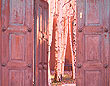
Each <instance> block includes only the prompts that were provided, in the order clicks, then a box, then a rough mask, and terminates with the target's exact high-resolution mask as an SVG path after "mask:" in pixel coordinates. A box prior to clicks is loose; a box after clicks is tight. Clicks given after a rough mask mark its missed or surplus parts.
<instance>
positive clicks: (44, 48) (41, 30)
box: [36, 0, 48, 86]
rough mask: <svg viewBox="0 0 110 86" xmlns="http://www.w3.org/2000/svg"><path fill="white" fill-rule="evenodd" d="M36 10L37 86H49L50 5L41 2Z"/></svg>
mask: <svg viewBox="0 0 110 86" xmlns="http://www.w3.org/2000/svg"><path fill="white" fill-rule="evenodd" d="M36 9H37V10H38V12H37V22H36V23H37V24H36V25H37V26H36V27H37V28H36V32H37V33H36V34H37V35H36V42H37V43H36V44H37V45H36V86H48V54H47V53H48V3H47V2H46V1H43V0H40V1H39V3H38V6H37V8H36Z"/></svg>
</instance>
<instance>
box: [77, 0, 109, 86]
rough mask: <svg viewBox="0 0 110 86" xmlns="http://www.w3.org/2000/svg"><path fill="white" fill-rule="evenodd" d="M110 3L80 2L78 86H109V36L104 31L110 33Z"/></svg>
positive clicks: (78, 11)
mask: <svg viewBox="0 0 110 86" xmlns="http://www.w3.org/2000/svg"><path fill="white" fill-rule="evenodd" d="M108 1H109V0H78V2H77V58H76V81H77V82H76V85H78V86H108V78H107V76H108V74H109V72H108V69H109V66H108V64H109V62H108V60H109V54H108V52H109V36H108V34H109V33H108V32H107V31H104V28H105V27H106V28H107V29H109V25H108V23H109V20H108V19H109V16H107V15H108V10H109V8H108V7H109V5H108V4H107V3H108ZM105 4H106V5H105ZM80 13H82V18H80ZM107 17H108V19H107ZM79 30H81V31H79ZM105 35H106V36H107V37H105Z"/></svg>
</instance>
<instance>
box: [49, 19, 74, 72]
mask: <svg viewBox="0 0 110 86" xmlns="http://www.w3.org/2000/svg"><path fill="white" fill-rule="evenodd" d="M56 22H57V20H56V18H54V19H53V32H52V43H51V49H50V70H51V71H54V67H55V31H56ZM70 51H71V48H70V38H69V33H68V37H67V46H66V54H65V65H68V64H69V65H70V64H72V56H71V52H70ZM65 70H71V67H69V69H68V68H67V67H65Z"/></svg>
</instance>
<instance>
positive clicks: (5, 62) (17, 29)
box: [0, 0, 34, 86]
mask: <svg viewBox="0 0 110 86" xmlns="http://www.w3.org/2000/svg"><path fill="white" fill-rule="evenodd" d="M33 1H34V0H2V1H1V2H2V3H1V17H2V22H1V23H2V28H1V29H2V57H1V59H2V60H1V66H2V69H1V73H2V74H1V77H2V79H1V82H2V83H1V85H0V86H32V81H33V74H32V73H33V31H34V30H33Z"/></svg>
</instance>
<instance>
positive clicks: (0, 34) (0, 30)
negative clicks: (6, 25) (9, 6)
mask: <svg viewBox="0 0 110 86" xmlns="http://www.w3.org/2000/svg"><path fill="white" fill-rule="evenodd" d="M1 57H2V27H1V0H0V86H1V80H2V79H1V70H2V69H1Z"/></svg>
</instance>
